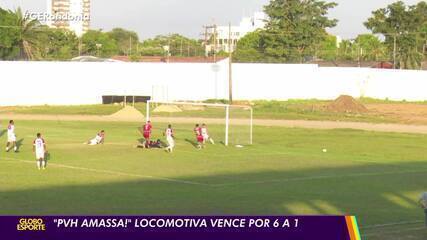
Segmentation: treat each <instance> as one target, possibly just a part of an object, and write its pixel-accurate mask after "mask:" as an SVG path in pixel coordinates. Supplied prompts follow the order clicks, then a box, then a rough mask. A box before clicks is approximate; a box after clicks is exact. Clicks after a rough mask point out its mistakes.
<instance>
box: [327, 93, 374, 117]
mask: <svg viewBox="0 0 427 240" xmlns="http://www.w3.org/2000/svg"><path fill="white" fill-rule="evenodd" d="M326 109H327V110H328V111H330V112H339V113H367V112H369V110H368V109H367V108H366V107H365V106H364V105H363V104H361V103H359V102H358V101H356V99H354V98H353V97H351V96H346V95H343V96H340V97H339V98H337V99H336V100H335V101H333V102H332V103H331V104H329V105H328V106H327V107H326Z"/></svg>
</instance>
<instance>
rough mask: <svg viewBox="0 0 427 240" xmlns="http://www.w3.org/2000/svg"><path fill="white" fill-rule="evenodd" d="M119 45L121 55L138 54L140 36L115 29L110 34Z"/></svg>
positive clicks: (121, 29)
mask: <svg viewBox="0 0 427 240" xmlns="http://www.w3.org/2000/svg"><path fill="white" fill-rule="evenodd" d="M108 34H109V35H110V37H111V38H112V39H114V40H115V41H116V43H117V47H118V49H119V54H120V55H132V54H134V53H136V50H137V45H138V43H139V38H138V34H137V33H136V32H133V31H128V30H125V29H123V28H114V29H113V30H111V32H109V33H108Z"/></svg>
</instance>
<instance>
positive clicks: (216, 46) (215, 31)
mask: <svg viewBox="0 0 427 240" xmlns="http://www.w3.org/2000/svg"><path fill="white" fill-rule="evenodd" d="M217 37H218V36H217V27H216V24H215V25H214V48H215V49H214V63H216V51H217V49H218V45H217V42H218V39H217Z"/></svg>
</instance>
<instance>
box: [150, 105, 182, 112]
mask: <svg viewBox="0 0 427 240" xmlns="http://www.w3.org/2000/svg"><path fill="white" fill-rule="evenodd" d="M153 112H154V113H178V112H182V109H181V108H179V107H178V106H176V105H160V106H158V107H156V108H155V109H154V110H153Z"/></svg>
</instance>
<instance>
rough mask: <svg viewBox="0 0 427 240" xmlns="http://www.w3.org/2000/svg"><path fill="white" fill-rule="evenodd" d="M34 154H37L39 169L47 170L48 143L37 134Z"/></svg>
mask: <svg viewBox="0 0 427 240" xmlns="http://www.w3.org/2000/svg"><path fill="white" fill-rule="evenodd" d="M33 152H34V153H35V154H36V160H37V168H38V169H39V170H40V169H43V170H45V169H46V152H47V148H46V142H45V141H44V139H43V138H42V135H41V134H40V133H37V138H36V139H35V140H34V142H33Z"/></svg>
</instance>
